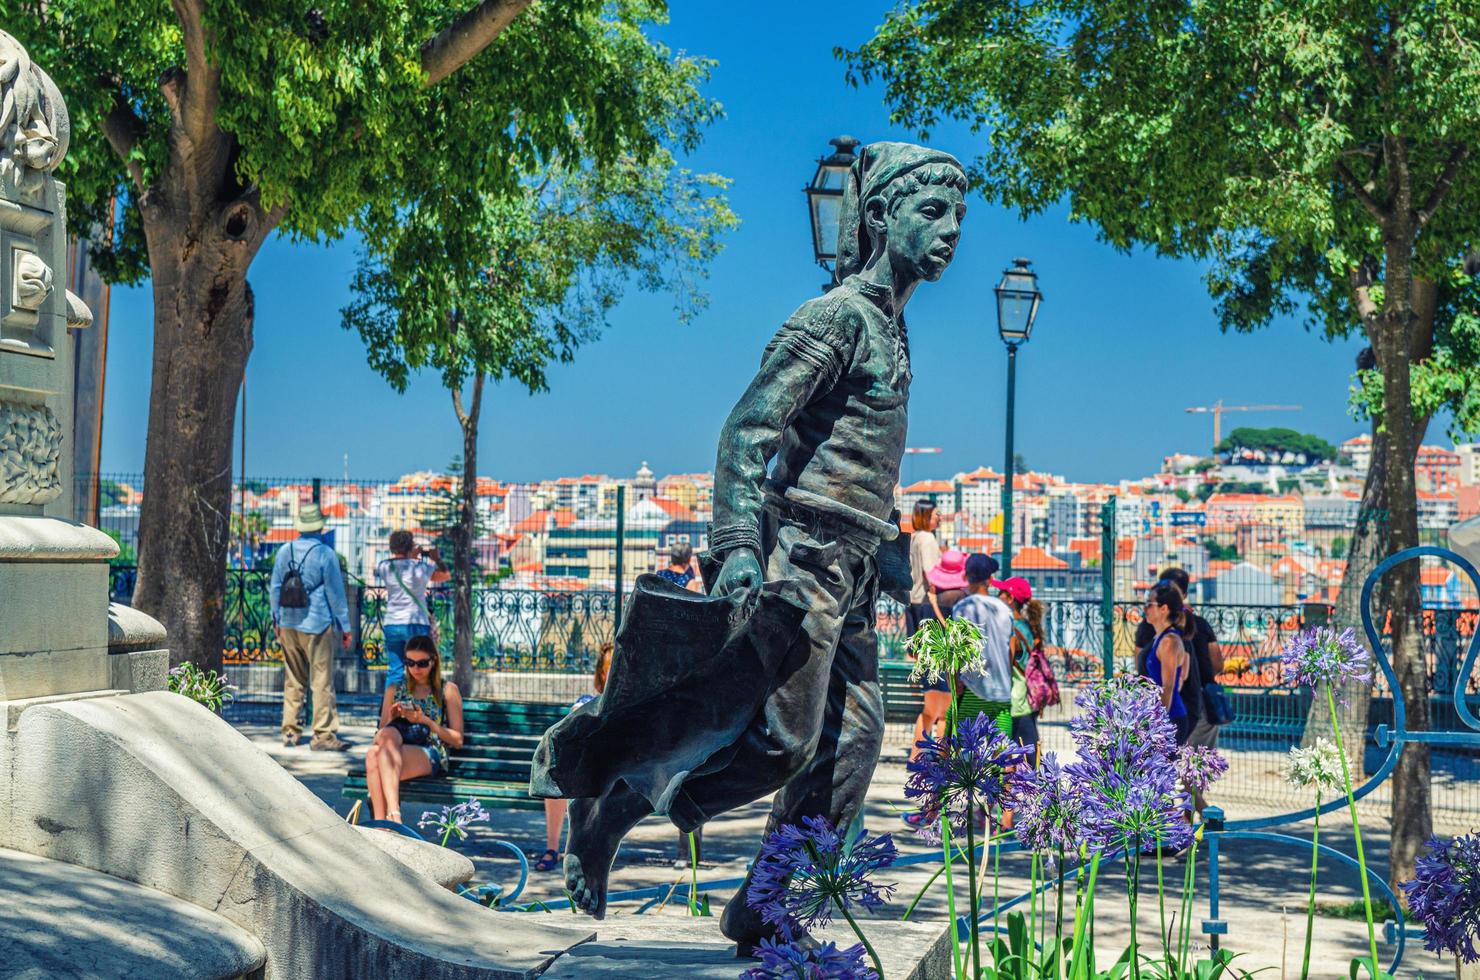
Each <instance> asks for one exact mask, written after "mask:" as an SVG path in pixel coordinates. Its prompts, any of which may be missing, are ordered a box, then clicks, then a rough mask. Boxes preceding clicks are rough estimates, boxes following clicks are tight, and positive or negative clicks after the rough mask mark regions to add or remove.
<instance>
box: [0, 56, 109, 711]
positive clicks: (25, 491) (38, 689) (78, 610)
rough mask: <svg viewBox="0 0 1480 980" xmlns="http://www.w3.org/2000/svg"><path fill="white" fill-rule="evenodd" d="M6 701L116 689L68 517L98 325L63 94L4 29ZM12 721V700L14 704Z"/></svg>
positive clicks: (88, 572)
mask: <svg viewBox="0 0 1480 980" xmlns="http://www.w3.org/2000/svg"><path fill="white" fill-rule="evenodd" d="M0 67H3V68H5V69H9V71H0V89H3V105H4V113H3V115H0V702H11V703H12V704H14V703H15V702H26V701H31V700H33V699H36V698H48V697H52V696H57V695H77V694H86V693H91V692H102V691H107V690H110V689H112V676H111V674H112V671H111V668H110V666H109V660H108V559H109V558H111V557H113V556H114V555H115V554H117V547H116V546H115V545H114V543H113V541H112V540H111V539H110V538H109V537H108V536H107V535H105V534H103V533H102V532H101V531H98V530H97V529H95V528H91V527H87V526H86V525H83V524H78V523H75V522H73V521H72V520H71V519H70V518H71V515H72V513H73V508H72V497H73V493H74V489H73V486H72V483H73V474H72V465H73V464H72V453H71V450H70V448H69V447H68V446H67V445H66V442H67V434H68V433H69V432H70V431H71V424H72V387H73V378H72V370H73V365H72V356H73V354H72V352H73V346H74V345H73V344H72V341H71V338H70V337H68V336H67V331H68V330H80V329H86V328H87V327H88V326H89V324H90V323H91V322H92V314H91V312H90V311H89V310H88V308H87V306H86V305H85V304H84V303H83V302H82V301H81V300H80V299H78V298H77V297H76V296H74V295H73V294H72V293H70V292H68V291H67V289H66V287H65V284H66V282H67V230H66V188H65V187H63V185H62V184H61V183H60V182H58V181H57V180H56V179H55V177H53V176H52V172H53V171H54V170H55V169H56V167H57V165H58V164H59V163H61V161H62V158H63V156H64V155H65V154H66V152H67V141H68V136H69V132H70V124H69V122H68V118H67V108H66V106H65V105H64V104H63V102H62V97H61V94H60V93H59V92H58V91H57V89H56V86H55V85H54V84H52V81H51V79H50V78H49V77H48V76H47V74H46V72H44V71H42V70H41V68H40V67H38V66H37V65H35V64H33V63H32V62H31V61H30V59H29V58H28V57H27V55H26V52H25V49H24V48H22V47H21V45H20V43H19V42H18V41H16V39H15V38H13V37H11V36H10V35H9V34H6V33H4V32H3V31H0ZM10 713H11V716H12V724H13V719H14V716H15V715H16V713H17V709H16V708H15V707H12V709H11V712H10Z"/></svg>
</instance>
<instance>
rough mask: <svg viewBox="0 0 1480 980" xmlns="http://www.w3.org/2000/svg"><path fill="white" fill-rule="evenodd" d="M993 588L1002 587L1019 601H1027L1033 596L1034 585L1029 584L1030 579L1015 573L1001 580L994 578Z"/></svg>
mask: <svg viewBox="0 0 1480 980" xmlns="http://www.w3.org/2000/svg"><path fill="white" fill-rule="evenodd" d="M992 588H994V589H1001V590H1002V591H1003V592H1006V593H1007V594H1008V595H1010V596H1012V597H1013V598H1014V599H1016V600H1017V601H1018V602H1027V601H1028V600H1029V599H1032V598H1033V587H1032V586H1031V585H1029V584H1028V580H1027V579H1025V578H1018V577H1017V576H1015V575H1014V576H1013V577H1012V578H1005V579H1001V580H998V579H992Z"/></svg>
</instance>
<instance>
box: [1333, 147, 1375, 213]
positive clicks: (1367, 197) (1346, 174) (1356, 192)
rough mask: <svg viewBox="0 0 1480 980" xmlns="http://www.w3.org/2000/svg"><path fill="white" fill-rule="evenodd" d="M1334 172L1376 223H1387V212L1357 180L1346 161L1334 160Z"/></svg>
mask: <svg viewBox="0 0 1480 980" xmlns="http://www.w3.org/2000/svg"><path fill="white" fill-rule="evenodd" d="M1336 174H1337V176H1339V177H1340V178H1341V179H1342V181H1343V182H1344V183H1345V184H1346V185H1347V186H1348V187H1349V188H1351V192H1352V194H1353V196H1355V197H1356V199H1357V200H1358V201H1359V202H1360V203H1361V205H1362V207H1364V208H1366V209H1367V213H1368V214H1370V215H1372V217H1374V218H1376V219H1377V223H1378V224H1380V225H1385V224H1387V220H1388V216H1387V212H1386V211H1384V210H1383V209H1382V205H1381V204H1379V203H1378V202H1377V198H1375V197H1373V196H1372V194H1371V192H1370V191H1368V190H1367V188H1366V187H1364V186H1362V183H1361V182H1360V181H1359V180H1357V177H1356V175H1355V174H1353V173H1352V172H1351V170H1350V168H1348V167H1347V165H1346V161H1344V160H1337V161H1336Z"/></svg>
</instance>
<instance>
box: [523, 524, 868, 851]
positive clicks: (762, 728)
mask: <svg viewBox="0 0 1480 980" xmlns="http://www.w3.org/2000/svg"><path fill="white" fill-rule="evenodd" d="M761 531H762V541H763V545H764V547H765V550H766V552H767V554H766V561H765V578H766V583H767V584H766V585H764V586H762V587H761V588H760V589H757V590H746V591H742V592H740V593H736V594H732V595H730V596H723V597H710V596H702V595H699V594H697V593H692V592H686V591H684V590H682V589H679V588H678V587H676V586H673V585H671V584H670V583H667V582H665V581H664V580H663V579H661V578H659V577H657V576H655V575H653V576H643V577H642V578H640V579H639V580H638V582H637V587H636V589H635V590H634V592H633V595H632V599H631V602H630V604H629V606H628V608H627V612H626V615H625V616H624V618H623V622H622V629H621V632H620V635H619V636H618V639H617V644H616V651H615V654H614V656H613V660H612V667H611V673H610V676H609V679H608V681H607V688H606V691H605V692H604V693H603V695H602V696H601V697H600V698H598V699H596V700H595V701H593V702H590V703H589V704H587V705H585V706H583V707H581V708H579V709H577V710H576V711H574V712H572V713H571V714H570V715H569V716H567V717H566V718H565V719H564V720H562V721H561V722H560V723H559V724H557V725H555V726H554V727H552V728H551V729H550V730H549V731H548V732H546V733H545V736H544V738H543V739H542V740H541V742H540V745H539V748H538V750H537V751H536V754H535V761H534V766H533V770H532V773H531V779H530V792H531V794H533V795H535V796H546V797H576V796H599V795H602V794H603V793H605V792H606V791H607V790H609V789H610V788H611V787H612V786H613V785H614V784H615V783H616V782H617V781H618V780H622V781H625V782H626V783H627V784H628V785H629V786H630V787H631V788H632V789H634V790H636V791H637V792H639V793H641V794H642V795H643V796H644V797H645V798H646V799H647V800H648V801H649V803H651V804H652V806H653V810H654V812H657V813H666V814H668V815H669V816H670V818H671V819H672V820H673V822H674V823H675V824H676V825H678V827H680V828H681V829H683V830H692V829H693V828H695V827H697V826H698V825H699V824H701V823H703V822H704V821H705V820H707V819H708V818H710V817H712V816H715V815H716V814H719V813H723V812H725V811H726V810H730V809H733V808H735V807H737V806H743V805H745V804H747V803H750V802H753V801H754V800H756V799H759V798H760V797H762V796H765V795H766V794H768V793H771V792H773V791H775V790H778V789H780V790H781V793H780V794H778V796H777V799H776V804H775V808H774V812H773V816H772V820H773V823H775V822H781V823H784V822H794V821H795V820H799V819H800V818H801V817H802V816H814V815H819V814H821V815H826V816H828V817H829V818H830V819H832V820H833V821H835V822H837V823H841V824H844V825H846V823H847V822H848V821H851V820H852V818H853V815H854V814H855V813H856V812H857V810H858V808H859V806H861V805H862V802H863V798H864V796H865V794H866V793H867V790H868V784H869V781H870V779H871V778H872V776H873V770H874V765H875V763H876V762H877V761H878V753H879V745H880V741H881V737H882V733H883V718H884V714H883V702H882V699H881V697H880V694H879V685H878V659H877V652H876V649H875V638H874V604H875V601H876V598H877V583H876V572H875V566H874V559H873V551H874V548H875V547H876V546H877V540H876V539H874V538H872V537H871V536H869V535H866V534H862V533H859V532H856V531H853V530H851V529H850V528H848V527H847V526H846V525H843V524H841V523H840V522H837V521H835V520H834V519H832V518H829V517H825V516H822V515H817V514H814V513H812V512H810V511H807V510H803V509H801V508H796V507H776V506H771V507H768V509H767V511H766V514H765V519H764V520H763V521H762V528H761Z"/></svg>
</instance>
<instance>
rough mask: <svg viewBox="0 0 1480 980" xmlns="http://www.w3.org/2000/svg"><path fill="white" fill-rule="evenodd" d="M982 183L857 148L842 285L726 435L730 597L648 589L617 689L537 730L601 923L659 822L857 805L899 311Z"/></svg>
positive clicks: (719, 547) (871, 750) (581, 893)
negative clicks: (649, 827) (632, 849)
mask: <svg viewBox="0 0 1480 980" xmlns="http://www.w3.org/2000/svg"><path fill="white" fill-rule="evenodd" d="M965 191H966V177H965V174H964V171H963V169H962V167H961V164H960V163H959V162H958V161H957V160H956V159H955V158H954V157H952V156H950V155H949V154H947V153H942V152H940V151H938V150H932V149H928V148H926V147H921V146H914V145H910V144H905V143H875V144H872V145H870V146H867V147H865V148H864V149H863V151H862V152H861V153H860V154H859V157H858V160H857V161H856V162H855V163H854V165H853V168H852V170H851V171H850V174H849V179H848V182H847V186H846V188H845V191H844V198H843V211H842V218H841V221H840V223H839V246H838V285H837V286H835V287H834V288H833V289H831V290H830V291H829V292H828V293H826V294H825V295H824V296H822V297H820V298H817V299H813V300H810V301H808V302H807V303H804V304H803V305H802V306H801V308H800V309H798V310H797V311H796V312H795V313H794V314H793V315H792V316H791V317H790V318H789V319H788V320H787V321H786V323H785V324H784V325H783V326H782V328H781V330H780V331H779V332H778V333H777V334H776V336H775V338H774V339H773V340H772V341H771V343H770V344H769V345H768V346H767V347H766V350H765V353H764V355H763V357H762V360H761V367H760V370H759V372H758V373H757V374H756V376H755V378H754V380H753V381H752V382H751V383H750V386H749V387H748V388H747V389H746V391H745V393H744V394H743V395H742V396H741V398H740V401H739V403H738V404H736V406H735V407H734V409H733V410H732V411H731V412H730V416H729V419H728V421H727V422H726V423H725V426H724V429H723V430H722V432H721V435H720V444H719V452H718V459H717V461H716V463H715V488H714V526H713V528H712V530H711V532H710V538H709V543H710V557H711V558H712V559H714V563H711V566H710V568H709V569H708V570H707V571H706V579H707V580H709V582H710V584H711V587H712V592H713V594H712V595H711V596H708V597H704V596H698V595H695V594H693V593H688V592H685V591H684V590H682V589H678V588H677V587H674V586H671V585H669V584H668V583H665V582H664V581H663V580H662V579H659V578H658V577H656V576H645V577H644V578H642V579H639V581H638V584H637V588H636V589H635V590H634V593H633V596H632V600H631V604H630V606H629V609H628V612H627V614H626V615H625V616H624V618H623V622H622V630H621V633H620V635H619V636H618V638H617V647H616V654H615V657H614V659H613V663H612V668H611V673H610V676H609V679H608V683H607V687H606V690H605V693H603V695H602V696H601V697H600V698H599V699H597V700H596V701H594V702H591V703H590V704H588V705H586V706H584V707H582V708H580V709H578V710H577V711H575V712H573V713H572V714H571V715H569V716H567V717H566V718H565V719H564V720H563V721H561V722H560V723H559V724H557V725H556V726H554V727H553V728H551V729H550V731H549V732H547V733H546V735H545V738H544V739H543V741H542V742H541V745H540V749H539V752H538V753H537V755H536V759H535V765H534V770H533V772H532V774H531V784H530V785H531V792H532V793H533V794H534V795H536V796H565V797H572V798H573V799H572V802H571V806H570V819H571V830H570V843H569V853H568V854H567V856H566V864H565V873H566V885H567V888H568V890H569V891H570V892H571V895H572V900H573V902H574V904H575V905H577V906H578V907H580V908H582V909H584V910H585V911H587V912H589V913H591V914H592V915H594V916H596V917H597V918H601V917H602V915H603V914H604V912H605V907H606V891H607V880H608V875H609V872H610V868H611V863H612V860H613V859H614V857H615V855H616V850H617V847H618V845H619V844H620V842H621V839H622V837H623V836H624V835H625V834H626V833H627V832H628V831H629V830H631V829H632V827H633V826H635V825H636V823H637V822H638V821H639V820H641V819H642V818H643V817H645V816H647V815H648V814H649V813H652V812H655V811H656V812H658V813H664V814H667V815H668V816H669V818H670V819H671V820H672V821H673V823H674V824H675V825H677V826H678V828H679V829H680V830H683V831H693V830H694V829H696V828H698V827H700V826H702V825H703V823H704V822H705V821H706V820H708V819H710V818H711V817H714V816H716V815H718V814H720V813H722V812H724V811H726V810H729V809H732V808H734V807H737V806H742V805H744V804H746V803H750V802H752V801H754V800H756V799H759V798H760V797H763V796H765V795H766V794H768V793H771V792H773V791H776V801H775V805H774V807H773V809H772V812H771V817H770V822H769V824H768V831H769V830H774V829H775V828H776V827H777V826H779V825H782V824H799V823H800V822H801V819H802V818H803V817H808V816H819V815H820V816H826V817H827V818H828V819H829V820H830V821H832V823H833V825H834V826H837V827H839V828H844V827H847V826H849V825H850V824H851V823H852V822H853V821H854V819H855V818H856V817H857V816H858V814H859V812H860V809H861V807H862V804H863V800H864V797H865V795H866V793H867V791H868V785H869V782H870V780H871V779H872V778H873V772H874V767H875V764H876V763H877V761H878V756H879V747H880V743H881V739H882V734H883V724H884V711H883V703H882V699H881V697H880V693H879V683H878V662H877V651H876V641H875V636H874V607H875V604H876V602H877V599H878V594H879V564H878V561H877V557H876V555H877V552H878V550H879V547H880V545H881V544H883V543H884V542H888V541H891V540H892V539H894V538H895V537H896V536H897V535H898V526H897V523H896V521H895V514H894V487H895V485H896V484H897V482H898V480H899V466H900V460H901V458H902V456H903V453H904V444H905V422H906V409H907V406H908V402H909V386H910V377H911V375H910V356H909V339H908V334H907V331H906V328H905V320H904V308H905V304H906V303H907V302H908V301H909V299H910V297H911V296H912V295H913V294H914V291H915V288H916V286H918V285H919V283H920V282H922V281H934V280H936V279H938V278H940V276H941V274H942V273H943V272H944V271H945V268H946V266H947V265H949V264H950V261H951V259H952V257H953V256H954V254H955V250H956V244H957V240H958V237H959V234H960V227H961V224H960V223H961V219H962V217H963V216H964V214H965V204H964V203H963V195H964V193H965ZM716 563H717V566H716ZM747 884H748V880H747ZM743 895H744V889H743V888H742V890H741V892H740V893H739V895H737V897H736V898H735V899H734V900H732V901H730V902H729V903H728V904H727V905H726V906H725V913H724V919H723V922H722V928H723V931H724V933H725V935H726V936H728V937H730V938H731V939H734V940H736V942H737V945H738V948H739V952H740V953H741V954H742V955H746V954H748V953H749V952H750V951H751V950H752V949H753V948H754V946H755V945H756V944H758V943H759V941H760V940H762V939H764V938H769V937H770V936H771V935H772V934H773V927H771V926H769V925H768V924H767V923H765V922H763V921H762V920H761V918H760V916H759V915H758V914H757V913H755V912H753V911H752V910H751V909H750V908H749V907H748V906H747V905H746V903H745V901H744V900H743Z"/></svg>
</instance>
